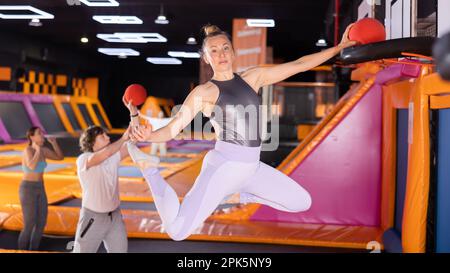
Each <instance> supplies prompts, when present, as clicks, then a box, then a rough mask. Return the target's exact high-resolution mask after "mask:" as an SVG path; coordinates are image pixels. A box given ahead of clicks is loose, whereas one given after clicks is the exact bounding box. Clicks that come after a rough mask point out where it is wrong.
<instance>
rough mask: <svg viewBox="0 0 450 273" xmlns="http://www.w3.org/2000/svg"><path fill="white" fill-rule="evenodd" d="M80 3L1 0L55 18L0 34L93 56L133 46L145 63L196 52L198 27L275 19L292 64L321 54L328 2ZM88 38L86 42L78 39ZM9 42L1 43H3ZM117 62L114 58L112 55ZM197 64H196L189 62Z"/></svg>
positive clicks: (276, 40)
mask: <svg viewBox="0 0 450 273" xmlns="http://www.w3.org/2000/svg"><path fill="white" fill-rule="evenodd" d="M74 1H76V0H0V4H1V5H32V6H34V7H36V8H39V9H42V10H44V11H46V12H49V13H51V14H53V15H54V16H55V18H54V19H53V20H41V21H42V23H43V26H41V27H31V26H28V22H29V20H2V19H0V31H2V30H3V31H6V32H12V31H13V32H14V33H16V34H17V33H18V34H19V35H24V36H27V37H30V38H37V39H39V40H41V41H42V40H45V41H47V42H51V43H53V44H58V45H63V46H67V47H68V48H71V49H74V50H77V51H78V50H81V51H82V52H86V51H89V53H90V54H97V55H98V54H100V53H97V52H96V51H97V48H98V47H130V48H133V49H136V50H138V51H140V53H141V56H139V57H130V58H135V61H136V58H137V59H140V60H142V61H143V62H145V58H146V57H150V56H161V57H167V51H168V50H181V49H182V50H185V51H186V50H189V51H190V50H197V49H198V46H188V45H186V39H187V38H188V36H189V35H190V34H193V35H194V36H196V38H197V40H200V39H201V35H200V29H201V26H203V25H205V24H206V23H211V24H216V25H218V26H219V27H221V28H222V29H223V30H226V31H228V32H231V30H232V26H231V24H232V19H233V18H272V19H275V22H276V27H275V28H269V29H268V42H267V44H268V46H273V47H274V55H275V56H274V57H275V58H281V59H285V60H289V59H292V58H295V57H300V56H301V55H302V54H305V53H307V52H310V51H314V50H317V48H315V42H316V41H317V39H318V38H319V37H320V36H321V35H323V34H324V33H325V16H326V14H327V9H328V5H329V2H330V1H329V0H296V1H292V0H267V1H264V0H229V1H207V0H191V1H187V0H162V1H151V0H118V2H120V6H119V7H89V6H86V5H83V4H81V5H72V6H71V5H69V4H68V2H74ZM160 4H163V5H164V12H165V13H166V15H167V17H168V19H169V20H170V24H168V25H157V24H155V23H154V20H155V18H156V17H157V15H158V14H159V12H160ZM93 15H134V16H137V17H139V18H140V19H142V20H143V21H144V23H143V24H142V25H106V24H100V23H98V22H96V21H94V20H93V19H92V16H93ZM113 32H158V33H160V34H161V35H163V36H164V37H166V38H167V39H168V42H167V43H146V44H135V43H133V44H122V43H108V42H105V41H103V40H100V39H98V38H96V34H97V33H113ZM82 36H87V37H88V38H89V43H88V44H82V43H81V42H80V38H81V37H82ZM4 42H5V41H2V43H4ZM111 58H114V57H111ZM187 61H188V62H189V61H190V62H196V60H187Z"/></svg>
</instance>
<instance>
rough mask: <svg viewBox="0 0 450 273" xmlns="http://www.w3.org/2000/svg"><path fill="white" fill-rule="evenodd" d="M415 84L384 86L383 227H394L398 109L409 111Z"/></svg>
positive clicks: (405, 83) (399, 83) (401, 83)
mask: <svg viewBox="0 0 450 273" xmlns="http://www.w3.org/2000/svg"><path fill="white" fill-rule="evenodd" d="M413 85H414V83H413V82H410V81H401V82H396V83H392V84H389V85H387V86H383V88H382V89H383V133H382V134H383V138H382V151H381V157H382V162H381V164H382V167H381V227H382V228H383V229H388V228H391V227H392V226H393V225H394V212H395V211H394V210H395V185H396V171H395V170H396V164H397V162H396V158H397V154H396V151H397V147H396V145H397V135H396V133H397V115H396V109H408V104H409V100H410V98H411V97H412V88H413Z"/></svg>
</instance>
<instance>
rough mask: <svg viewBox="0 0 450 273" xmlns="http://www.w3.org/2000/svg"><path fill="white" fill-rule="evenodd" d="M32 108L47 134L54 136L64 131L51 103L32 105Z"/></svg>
mask: <svg viewBox="0 0 450 273" xmlns="http://www.w3.org/2000/svg"><path fill="white" fill-rule="evenodd" d="M33 108H34V110H35V111H36V114H37V115H38V117H39V121H40V122H41V124H42V126H44V129H45V131H47V133H49V134H54V133H59V132H65V131H66V128H65V127H64V125H63V124H62V122H61V119H60V118H59V115H58V112H57V111H56V109H55V106H54V105H53V103H33Z"/></svg>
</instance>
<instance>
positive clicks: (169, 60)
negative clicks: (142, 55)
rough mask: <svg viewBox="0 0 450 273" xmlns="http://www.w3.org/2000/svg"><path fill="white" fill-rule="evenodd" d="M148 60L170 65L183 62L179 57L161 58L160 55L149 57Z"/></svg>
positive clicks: (153, 62)
mask: <svg viewBox="0 0 450 273" xmlns="http://www.w3.org/2000/svg"><path fill="white" fill-rule="evenodd" d="M147 62H150V63H152V64H168V65H177V64H182V63H183V62H182V61H181V60H179V59H177V58H160V57H149V58H147Z"/></svg>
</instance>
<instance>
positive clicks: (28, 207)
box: [18, 180, 48, 250]
mask: <svg viewBox="0 0 450 273" xmlns="http://www.w3.org/2000/svg"><path fill="white" fill-rule="evenodd" d="M19 198H20V205H21V206H22V214H23V229H22V231H21V232H20V235H19V242H18V243H19V249H25V250H37V249H38V248H39V243H40V242H41V238H42V233H43V232H44V228H45V225H46V224H47V209H48V208H47V195H46V194H45V189H44V182H43V181H38V182H34V181H26V180H23V181H22V183H20V187H19Z"/></svg>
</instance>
